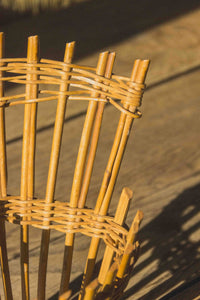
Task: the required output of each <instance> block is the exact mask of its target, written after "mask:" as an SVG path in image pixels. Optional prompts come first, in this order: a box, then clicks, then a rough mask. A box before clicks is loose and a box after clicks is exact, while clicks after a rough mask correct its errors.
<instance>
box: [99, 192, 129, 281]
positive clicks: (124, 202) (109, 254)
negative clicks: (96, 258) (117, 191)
mask: <svg viewBox="0 0 200 300" xmlns="http://www.w3.org/2000/svg"><path fill="white" fill-rule="evenodd" d="M132 197H133V192H132V191H131V190H130V189H129V188H124V189H123V190H122V193H121V196H120V199H119V203H118V206H117V210H116V213H115V218H114V221H115V222H116V223H117V224H119V225H122V224H123V223H124V221H125V219H126V216H127V213H128V209H129V204H130V201H131V199H132ZM113 255H114V251H113V250H112V249H111V248H110V247H108V246H107V247H106V249H105V252H104V257H103V260H102V264H101V268H100V271H99V276H98V281H99V282H100V283H101V284H103V283H104V281H105V278H106V276H107V272H108V270H109V268H110V265H111V263H112V259H113Z"/></svg>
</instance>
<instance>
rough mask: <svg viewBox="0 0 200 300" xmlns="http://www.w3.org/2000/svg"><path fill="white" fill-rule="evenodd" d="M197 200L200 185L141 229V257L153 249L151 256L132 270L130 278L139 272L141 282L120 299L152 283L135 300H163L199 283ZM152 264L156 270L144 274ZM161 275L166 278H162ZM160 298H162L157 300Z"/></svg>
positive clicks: (198, 205) (198, 203)
mask: <svg viewBox="0 0 200 300" xmlns="http://www.w3.org/2000/svg"><path fill="white" fill-rule="evenodd" d="M199 198H200V184H198V185H196V186H194V187H191V188H189V189H186V190H185V191H184V192H182V193H181V194H180V195H179V196H178V197H177V198H175V199H174V200H173V201H172V202H171V203H169V204H168V205H167V206H166V207H164V208H163V211H162V212H161V214H160V215H158V216H157V217H156V218H155V219H154V220H153V221H152V222H150V223H149V224H147V225H146V226H144V227H143V228H142V230H141V231H140V232H139V236H140V239H141V241H142V242H145V246H144V247H142V249H141V255H145V253H147V251H149V250H150V249H153V252H152V254H151V255H150V257H148V258H147V259H145V260H144V261H143V262H142V263H138V265H137V266H136V267H135V269H134V272H133V276H134V277H135V276H137V273H139V272H141V271H143V272H144V273H143V278H142V279H141V280H140V281H139V282H138V283H137V284H136V285H134V286H133V287H129V288H128V290H127V291H126V292H125V293H124V296H123V299H128V298H129V297H130V296H131V295H134V293H136V292H138V291H139V290H142V289H144V291H145V289H146V286H147V285H148V284H150V283H152V287H151V288H150V291H148V292H147V293H145V292H144V293H145V295H144V296H142V297H140V298H139V299H142V300H147V299H148V300H150V299H158V298H159V299H163V300H164V299H165V300H166V299H170V297H171V296H172V295H175V294H178V293H179V292H181V291H182V290H184V289H185V288H187V287H189V286H191V285H192V284H193V283H196V281H199V282H200V270H199V267H198V263H199V249H200V239H199V234H198V230H199V228H200V219H199V215H198V214H199V211H200V202H199ZM155 261H156V262H157V268H156V270H154V271H153V270H152V271H151V272H149V274H145V269H146V267H147V266H148V265H150V264H152V263H153V262H155ZM164 274H170V276H166V278H165V275H164ZM160 278H161V279H160ZM163 278H164V279H163ZM159 279H160V280H159ZM177 286H179V287H178V288H177ZM169 291H173V292H169ZM164 294H165V296H164V297H161V296H162V295H164ZM166 294H167V295H166ZM134 299H138V298H134ZM178 299H179V298H178ZM187 299H188V298H187ZM191 299H193V298H191ZM188 300H189V299H188Z"/></svg>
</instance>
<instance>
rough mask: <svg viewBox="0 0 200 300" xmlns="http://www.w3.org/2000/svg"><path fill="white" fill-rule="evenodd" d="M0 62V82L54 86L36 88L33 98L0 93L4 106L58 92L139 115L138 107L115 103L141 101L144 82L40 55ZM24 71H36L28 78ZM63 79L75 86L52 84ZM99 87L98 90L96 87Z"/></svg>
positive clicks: (45, 99) (60, 94)
mask: <svg viewBox="0 0 200 300" xmlns="http://www.w3.org/2000/svg"><path fill="white" fill-rule="evenodd" d="M0 64H1V67H0V71H2V72H4V74H5V75H4V77H1V78H0V81H2V82H11V83H17V84H24V85H29V84H41V85H42V87H44V86H45V85H48V88H49V85H51V88H52V86H53V87H54V89H53V90H52V89H51V90H47V89H44V88H43V89H40V90H39V92H38V98H36V99H26V95H25V94H19V95H14V96H7V97H0V106H4V107H8V106H12V105H17V104H27V103H37V102H43V101H51V100H56V99H58V98H59V96H65V97H68V99H69V100H93V101H99V102H106V103H110V104H112V105H114V106H115V107H116V108H117V109H119V110H120V111H122V112H123V113H126V114H128V115H129V116H131V117H132V118H139V117H140V116H141V113H140V112H139V111H138V110H136V112H134V113H133V112H130V111H128V110H127V109H125V108H123V106H121V105H120V104H118V103H117V102H118V101H119V100H120V101H121V102H122V104H123V105H124V104H125V105H132V106H134V107H138V106H140V105H141V100H142V96H143V92H144V89H145V85H144V84H141V83H136V82H131V83H130V82H129V80H130V79H129V78H127V77H123V76H117V75H112V76H111V78H105V77H102V76H100V75H97V74H95V71H96V69H95V68H91V67H84V66H79V65H74V64H66V63H62V62H59V61H52V60H47V59H41V60H40V62H39V63H27V62H26V59H21V60H18V59H0ZM64 67H65V68H66V67H67V68H68V70H69V68H70V71H65V69H64ZM12 73H13V75H12V76H11V74H12ZM18 74H22V75H18ZM28 74H31V75H36V78H35V79H30V78H29V79H28V78H27V75H28ZM63 75H66V76H67V77H68V79H67V80H63V79H62V78H61V77H63ZM63 83H66V84H70V87H72V88H76V90H69V91H64V92H62V91H58V90H57V88H56V86H59V85H61V84H63ZM100 89H101V91H99V90H100ZM94 93H98V94H99V96H98V97H94V96H93V94H94ZM47 95H49V96H47ZM51 95H53V96H51Z"/></svg>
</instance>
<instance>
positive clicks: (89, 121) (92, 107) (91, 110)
mask: <svg viewBox="0 0 200 300" xmlns="http://www.w3.org/2000/svg"><path fill="white" fill-rule="evenodd" d="M107 59H108V52H103V53H101V54H100V56H99V61H98V64H97V69H96V73H97V74H98V75H101V76H102V75H104V73H105V67H106V63H107ZM98 94H99V93H98V92H95V93H94V94H93V96H95V97H97V96H98ZM96 109H97V102H95V101H90V102H89V104H88V109H87V114H86V117H85V123H84V127H83V131H82V136H81V141H80V146H79V151H78V156H77V161H76V166H75V171H74V178H73V184H72V192H71V198H70V206H71V207H77V205H78V199H79V196H80V189H81V184H82V179H83V172H84V168H85V162H86V157H87V152H88V147H89V143H90V137H91V133H92V128H93V123H94V117H95V113H96ZM73 244H74V234H67V235H66V240H65V250H64V260H63V271H62V278H61V286H60V293H61V294H62V293H64V292H65V291H67V289H68V286H69V279H70V273H71V263H72V253H73Z"/></svg>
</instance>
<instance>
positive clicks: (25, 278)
mask: <svg viewBox="0 0 200 300" xmlns="http://www.w3.org/2000/svg"><path fill="white" fill-rule="evenodd" d="M74 45H75V43H74V42H72V43H67V44H66V49H65V54H64V61H63V62H61V61H54V60H48V59H39V58H38V37H37V36H31V37H29V38H28V50H27V58H4V56H3V47H4V35H3V33H1V34H0V148H1V149H0V151H1V152H0V153H1V155H0V172H1V173H0V187H1V202H0V203H1V215H0V217H1V219H0V247H1V251H0V256H1V257H0V258H1V268H2V275H3V276H2V278H3V286H4V294H5V299H8V300H11V299H13V294H14V291H12V288H11V280H10V274H9V267H8V258H7V246H6V233H5V221H8V222H10V223H13V224H14V225H13V226H20V228H21V241H20V245H21V246H20V251H21V257H20V260H21V264H20V266H21V287H22V291H21V294H22V299H30V298H31V296H30V292H29V285H30V283H29V271H30V270H29V248H28V247H29V238H28V237H29V227H30V226H33V227H35V228H39V229H42V239H41V252H40V259H39V267H38V290H37V299H38V300H44V299H45V289H46V275H47V260H48V248H49V242H50V231H51V230H57V231H60V232H63V233H65V234H66V239H65V248H64V261H63V270H62V274H61V285H60V291H59V299H60V300H61V299H70V297H71V294H73V291H71V290H70V286H69V283H70V272H71V266H72V255H73V245H74V237H75V234H76V233H82V234H84V235H87V236H89V237H91V244H90V247H89V253H88V257H87V259H86V266H85V270H84V272H83V281H82V285H81V286H80V293H79V296H78V298H79V299H87V300H89V299H119V298H120V296H121V295H122V293H123V290H124V288H125V287H126V285H127V283H128V280H129V277H130V275H131V272H132V269H133V266H134V263H135V262H136V260H137V257H138V250H139V243H138V241H137V240H136V233H137V232H138V227H139V224H140V222H141V220H142V212H141V211H138V212H137V214H136V216H135V218H134V220H133V223H132V225H131V226H130V229H129V230H127V227H126V226H124V224H125V223H124V222H125V219H126V215H127V212H128V208H129V202H130V200H131V198H132V192H131V190H130V189H128V188H124V189H123V191H122V194H121V197H120V199H119V203H118V207H117V208H116V213H115V216H114V217H112V216H110V215H108V208H109V205H110V202H111V196H112V193H113V189H114V185H115V182H116V178H117V175H118V172H119V168H120V164H121V161H122V157H123V154H124V151H125V147H126V143H127V140H128V136H129V131H130V129H131V126H132V123H133V120H134V118H140V117H141V113H140V111H139V110H138V106H140V104H141V99H142V95H143V91H144V87H145V86H144V80H145V76H146V72H147V69H148V65H149V61H148V60H136V61H135V62H134V65H133V70H132V74H131V77H130V78H127V77H123V76H117V75H113V74H112V68H113V64H114V59H115V53H109V52H103V53H101V54H100V56H99V60H98V64H97V67H96V68H93V67H85V66H79V65H75V64H72V57H73V51H74ZM6 83H12V84H13V83H14V84H16V85H23V86H24V93H23V94H15V95H12V96H7V95H6V93H4V85H6ZM47 86H48V88H47ZM71 87H72V89H71ZM51 100H55V101H57V111H56V115H55V125H54V133H53V140H52V146H51V156H50V162H49V171H48V179H47V184H46V195H45V198H44V199H36V198H35V192H34V177H35V140H36V116H37V105H38V103H39V102H43V101H51ZM70 100H71V101H75V100H76V101H83V100H87V101H88V108H87V113H86V116H85V122H84V126H83V130H82V136H81V140H80V146H79V151H78V155H77V160H76V166H75V171H74V178H73V184H72V189H71V196H70V201H69V203H67V202H65V201H64V199H63V201H55V199H54V196H55V185H56V178H57V170H58V162H59V154H60V148H61V139H62V132H63V126H64V118H65V110H66V103H67V101H70ZM108 103H110V104H111V105H114V106H115V107H116V109H117V110H120V111H121V113H120V118H119V122H118V126H117V129H116V134H115V138H114V141H113V145H112V147H111V152H110V156H109V159H108V163H107V167H106V170H105V173H104V177H103V180H102V184H101V188H100V191H99V194H98V198H97V201H96V205H95V207H94V208H87V207H86V198H87V194H88V188H89V185H90V179H91V175H92V169H93V164H94V159H95V154H96V150H97V144H98V140H99V134H100V128H101V124H102V116H103V112H104V108H105V104H108ZM22 104H23V105H24V129H23V143H22V162H21V185H20V195H17V196H8V195H7V158H6V135H5V115H6V111H7V109H9V107H10V106H14V105H22ZM100 240H103V241H104V242H105V244H106V248H105V253H104V256H103V259H102V263H101V266H100V269H99V273H98V276H97V278H93V271H94V267H95V261H96V257H97V252H98V248H99V242H100ZM14 296H15V295H14Z"/></svg>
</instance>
